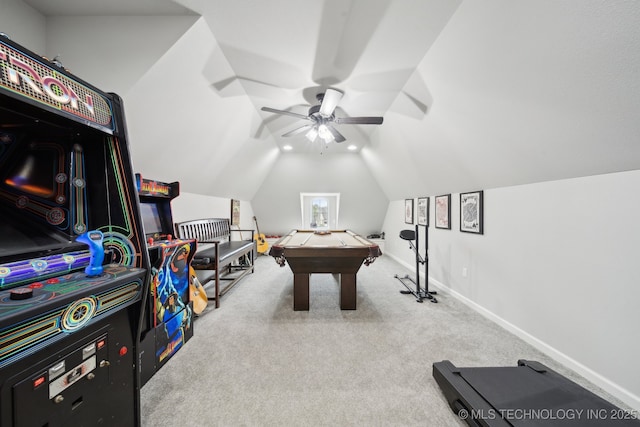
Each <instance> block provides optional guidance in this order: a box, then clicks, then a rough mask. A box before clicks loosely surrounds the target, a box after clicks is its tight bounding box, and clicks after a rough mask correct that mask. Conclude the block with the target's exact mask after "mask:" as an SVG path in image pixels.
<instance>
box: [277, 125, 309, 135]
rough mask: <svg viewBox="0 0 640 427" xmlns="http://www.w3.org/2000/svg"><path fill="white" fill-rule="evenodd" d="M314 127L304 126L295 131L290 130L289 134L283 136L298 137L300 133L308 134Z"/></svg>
mask: <svg viewBox="0 0 640 427" xmlns="http://www.w3.org/2000/svg"><path fill="white" fill-rule="evenodd" d="M313 126H314V125H304V126H302V127H299V128H296V129H294V130H290V131H289V132H287V133H284V134H282V136H285V137H286V136H293V135H298V134H300V133H303V132H307V131H308V130H310V129H311V128H312V127H313Z"/></svg>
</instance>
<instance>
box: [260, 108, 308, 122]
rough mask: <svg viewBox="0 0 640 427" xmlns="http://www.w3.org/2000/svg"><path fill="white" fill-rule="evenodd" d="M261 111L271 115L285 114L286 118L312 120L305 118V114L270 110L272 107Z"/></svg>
mask: <svg viewBox="0 0 640 427" xmlns="http://www.w3.org/2000/svg"><path fill="white" fill-rule="evenodd" d="M261 110H262V111H267V112H269V113H276V114H284V115H285V116H291V117H295V118H297V119H303V120H311V119H310V118H309V116H305V115H303V114H298V113H294V112H291V111H285V110H276V109H275V108H270V107H262V108H261Z"/></svg>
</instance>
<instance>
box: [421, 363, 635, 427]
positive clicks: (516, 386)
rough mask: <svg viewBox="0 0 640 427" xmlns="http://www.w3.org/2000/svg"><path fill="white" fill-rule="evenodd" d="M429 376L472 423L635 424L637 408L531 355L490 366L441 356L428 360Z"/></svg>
mask: <svg viewBox="0 0 640 427" xmlns="http://www.w3.org/2000/svg"><path fill="white" fill-rule="evenodd" d="M433 377H434V378H435V380H436V382H437V383H438V385H439V386H440V388H441V389H442V392H443V394H444V396H445V398H446V399H447V402H448V403H449V406H451V409H452V410H453V412H455V413H456V415H458V416H459V417H460V418H461V419H463V420H464V421H465V422H466V423H467V424H468V425H469V426H472V427H479V426H482V427H509V426H513V427H530V426H544V427H551V426H563V427H564V426H581V427H583V426H584V427H595V426H620V427H623V426H628V427H638V426H640V421H639V420H638V419H637V417H638V415H637V413H635V412H634V413H631V412H627V411H625V410H623V409H620V408H618V407H617V406H615V405H613V404H611V403H610V402H608V401H606V400H604V399H602V398H601V397H599V396H597V395H595V394H594V393H592V392H590V391H589V390H587V389H585V388H583V387H581V386H579V385H578V384H576V383H574V382H573V381H571V380H569V379H568V378H566V377H563V376H562V375H560V374H558V373H557V372H554V371H553V370H551V369H549V368H548V367H546V366H545V365H543V364H542V363H539V362H536V361H532V360H518V366H514V367H493V368H491V367H490V368H487V367H480V368H457V367H455V366H454V365H453V364H452V363H451V362H450V361H448V360H444V361H442V362H437V363H434V364H433Z"/></svg>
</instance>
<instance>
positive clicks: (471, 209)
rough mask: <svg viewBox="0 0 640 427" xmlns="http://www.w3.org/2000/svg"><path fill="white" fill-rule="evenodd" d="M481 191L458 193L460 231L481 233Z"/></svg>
mask: <svg viewBox="0 0 640 427" xmlns="http://www.w3.org/2000/svg"><path fill="white" fill-rule="evenodd" d="M482 196H483V194H482V191H473V192H471V193H460V231H464V232H465V233H475V234H483V232H484V231H483V227H482V219H483V218H482V208H483V207H482V205H483V200H482V198H483V197H482Z"/></svg>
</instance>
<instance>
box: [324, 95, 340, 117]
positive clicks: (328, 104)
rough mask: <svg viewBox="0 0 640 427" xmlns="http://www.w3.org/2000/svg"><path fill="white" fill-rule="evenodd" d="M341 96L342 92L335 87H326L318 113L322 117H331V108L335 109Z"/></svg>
mask: <svg viewBox="0 0 640 427" xmlns="http://www.w3.org/2000/svg"><path fill="white" fill-rule="evenodd" d="M341 98H342V92H339V91H337V90H335V89H327V90H326V91H325V92H324V97H323V98H322V105H320V111H319V113H320V115H321V116H322V117H331V115H332V114H333V110H335V109H336V106H337V105H338V102H340V99H341Z"/></svg>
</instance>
